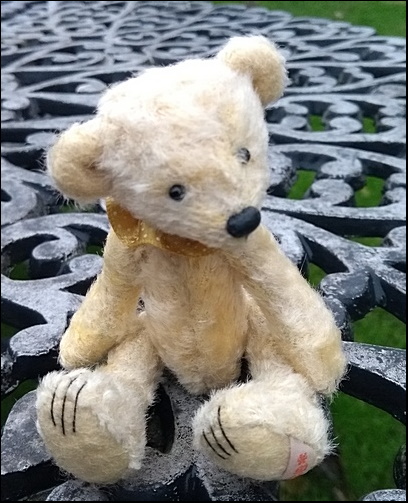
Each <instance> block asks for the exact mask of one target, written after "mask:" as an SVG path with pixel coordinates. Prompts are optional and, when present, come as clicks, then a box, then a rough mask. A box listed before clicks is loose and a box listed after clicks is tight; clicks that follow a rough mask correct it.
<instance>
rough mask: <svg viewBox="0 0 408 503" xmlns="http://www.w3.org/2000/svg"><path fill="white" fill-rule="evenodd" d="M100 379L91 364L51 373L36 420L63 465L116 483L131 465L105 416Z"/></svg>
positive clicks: (42, 388) (77, 473)
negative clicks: (102, 413) (102, 414)
mask: <svg viewBox="0 0 408 503" xmlns="http://www.w3.org/2000/svg"><path fill="white" fill-rule="evenodd" d="M101 383H102V381H101V380H100V377H97V376H96V374H95V373H94V372H92V371H91V370H84V369H81V370H74V371H71V372H53V373H51V374H49V375H47V376H46V377H45V378H44V379H43V381H42V383H41V385H40V387H39V389H38V392H37V418H38V423H37V424H38V429H39V432H40V434H41V436H42V438H43V440H44V442H45V445H46V447H47V449H48V451H49V452H50V454H51V455H52V456H53V457H54V458H55V461H56V462H57V464H58V465H59V466H60V467H61V468H63V469H65V470H66V471H68V472H70V473H72V474H73V475H75V476H76V477H78V478H80V479H83V480H86V481H87V482H96V483H111V482H116V481H117V480H118V479H119V478H121V476H123V474H124V473H125V471H126V470H127V468H128V466H129V455H128V453H127V452H126V449H125V448H124V447H123V446H122V445H121V444H120V443H119V442H118V441H117V439H116V438H115V437H114V435H112V434H111V432H110V431H109V429H108V427H107V425H106V424H104V422H103V421H102V420H101V418H100V415H99V412H100V411H99V409H98V407H97V405H100V403H98V402H100V400H98V397H100V394H101V393H100V389H99V388H100V387H101ZM103 384H104V386H105V387H106V383H103Z"/></svg>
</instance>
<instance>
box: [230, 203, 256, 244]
mask: <svg viewBox="0 0 408 503" xmlns="http://www.w3.org/2000/svg"><path fill="white" fill-rule="evenodd" d="M260 222H261V213H260V212H259V210H257V209H256V208H254V207H253V206H248V208H244V209H243V210H242V211H241V212H240V213H237V214H236V215H232V217H230V218H229V219H228V222H227V231H228V232H229V234H231V236H234V238H242V237H244V236H248V234H250V233H251V232H252V231H254V230H255V229H256V228H257V227H258V225H259V224H260Z"/></svg>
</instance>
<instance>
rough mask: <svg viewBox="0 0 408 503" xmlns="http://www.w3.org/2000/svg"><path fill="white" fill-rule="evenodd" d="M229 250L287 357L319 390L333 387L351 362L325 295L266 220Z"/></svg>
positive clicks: (232, 262)
mask: <svg viewBox="0 0 408 503" xmlns="http://www.w3.org/2000/svg"><path fill="white" fill-rule="evenodd" d="M226 255H227V260H228V261H229V262H230V264H231V265H232V266H233V267H234V268H235V269H237V270H238V271H240V273H241V274H242V275H243V283H244V287H245V288H246V290H247V291H248V292H249V293H250V294H251V295H252V297H253V298H254V299H255V300H256V302H257V304H258V305H259V307H260V308H261V310H262V312H263V314H264V316H265V318H266V320H267V323H268V324H269V326H270V336H271V337H274V338H275V342H276V344H277V346H278V348H279V350H280V352H281V353H282V354H283V355H284V356H285V358H286V360H287V361H288V362H289V363H290V364H291V366H292V367H293V368H294V370H295V371H296V372H299V373H300V374H302V375H304V376H305V377H306V378H307V379H308V380H309V382H310V383H311V385H312V386H313V388H314V389H315V390H316V391H319V392H323V393H331V392H333V391H334V390H335V389H336V388H337V385H338V383H339V381H340V379H341V377H342V376H343V375H344V372H345V366H346V362H345V356H344V353H343V349H342V343H341V335H340V331H339V329H338V328H337V327H336V324H335V321H334V318H333V315H332V313H331V312H330V311H329V310H328V308H327V307H326V305H325V304H324V302H323V299H322V298H321V296H320V295H319V294H318V293H317V292H316V291H315V290H314V289H313V288H312V287H311V286H310V285H309V284H308V283H307V281H306V280H305V279H304V278H303V277H302V275H301V274H300V272H299V270H298V269H297V267H296V266H295V265H294V264H293V263H292V262H291V261H290V260H289V259H288V258H287V257H286V256H285V255H284V253H283V252H282V250H281V249H280V248H279V245H278V244H277V242H276V240H275V239H274V237H273V236H272V234H271V233H270V232H269V231H268V230H267V229H266V228H265V227H264V226H262V225H261V226H260V227H258V229H257V230H255V231H254V232H253V233H252V234H250V236H249V237H248V238H247V239H246V240H240V241H239V242H237V243H236V244H235V246H234V247H232V246H231V248H230V249H229V251H228V252H227V254H226Z"/></svg>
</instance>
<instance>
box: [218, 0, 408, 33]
mask: <svg viewBox="0 0 408 503" xmlns="http://www.w3.org/2000/svg"><path fill="white" fill-rule="evenodd" d="M214 3H223V4H230V3H242V4H245V5H248V6H254V7H266V8H267V9H273V10H284V11H287V12H290V13H291V14H293V15H294V16H308V17H309V16H312V17H322V18H327V19H335V20H337V21H347V22H349V23H352V24H355V25H360V26H371V27H373V28H375V29H376V31H377V33H378V34H379V35H393V36H398V37H405V36H406V25H405V15H406V2H392V1H371V2H370V1H368V2H367V1H366V2H361V1H359V2H357V1H351V2H341V1H340V2H339V1H330V2H327V1H322V2H301V1H299V2H287V1H284V2H280V1H277V2H214Z"/></svg>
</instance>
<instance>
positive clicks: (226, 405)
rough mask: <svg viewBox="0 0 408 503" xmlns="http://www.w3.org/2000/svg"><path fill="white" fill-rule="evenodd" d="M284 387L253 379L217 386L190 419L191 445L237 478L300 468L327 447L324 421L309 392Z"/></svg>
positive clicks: (281, 474)
mask: <svg viewBox="0 0 408 503" xmlns="http://www.w3.org/2000/svg"><path fill="white" fill-rule="evenodd" d="M288 391H289V393H284V392H282V390H275V391H274V390H273V386H265V385H263V384H259V383H256V382H249V383H247V384H243V385H240V386H236V387H234V388H229V389H225V390H221V391H218V392H217V393H216V394H215V395H214V396H213V397H212V398H211V399H210V401H209V402H207V403H206V404H204V405H203V406H202V407H201V409H200V410H199V411H198V413H197V415H196V417H195V419H194V424H193V427H194V437H195V438H194V441H195V446H196V448H198V449H200V450H202V451H204V452H205V453H206V454H207V456H208V457H210V458H211V459H212V460H213V461H214V462H215V463H217V464H218V465H219V466H220V467H222V468H224V469H225V470H227V471H229V472H231V473H234V474H236V475H239V476H242V477H250V478H253V479H257V480H284V479H290V478H294V477H297V476H299V475H302V474H304V473H306V472H307V471H309V470H310V469H311V468H313V467H314V466H316V465H317V464H318V463H320V462H321V461H322V460H323V458H324V456H325V455H326V454H328V453H329V452H330V450H331V447H330V444H329V442H328V439H327V430H328V422H327V420H326V418H325V417H324V414H323V411H322V410H321V408H320V407H319V406H318V404H317V403H315V402H314V400H313V398H312V397H311V396H310V394H309V395H307V394H301V393H300V391H297V394H298V396H297V397H296V396H294V395H293V391H295V390H293V389H292V390H288ZM289 396H291V398H292V400H288V397H289Z"/></svg>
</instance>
